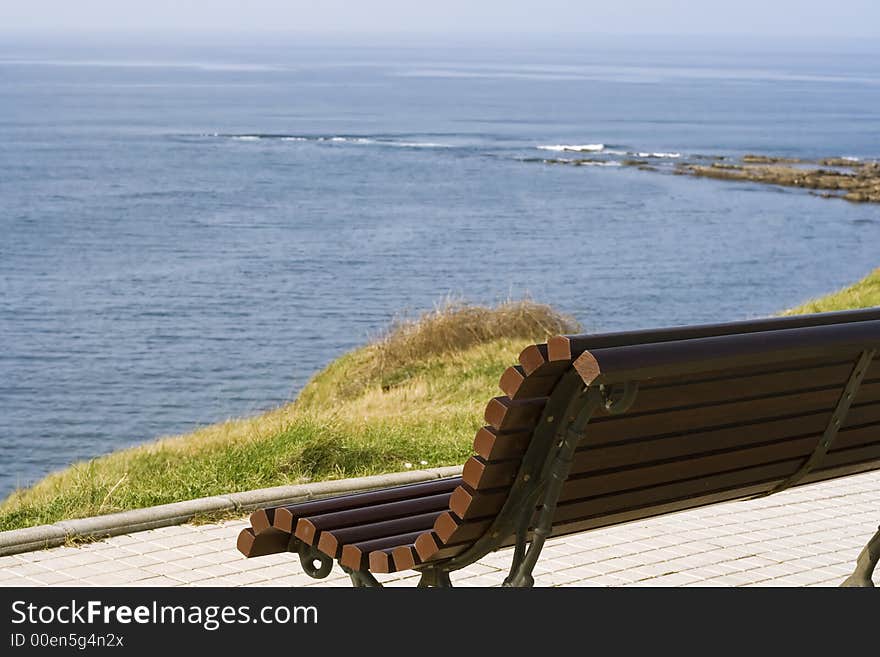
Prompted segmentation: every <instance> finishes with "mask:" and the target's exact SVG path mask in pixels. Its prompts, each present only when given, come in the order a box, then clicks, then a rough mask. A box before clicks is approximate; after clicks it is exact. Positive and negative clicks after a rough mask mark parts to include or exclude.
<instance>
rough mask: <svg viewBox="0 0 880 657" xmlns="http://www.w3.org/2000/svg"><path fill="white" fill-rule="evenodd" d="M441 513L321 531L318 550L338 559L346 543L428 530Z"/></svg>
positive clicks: (432, 512) (433, 512)
mask: <svg viewBox="0 0 880 657" xmlns="http://www.w3.org/2000/svg"><path fill="white" fill-rule="evenodd" d="M441 513H443V512H441V511H431V512H429V513H420V514H418V515H414V516H407V517H406V518H397V519H396V520H385V521H382V522H374V523H370V524H366V525H357V526H354V527H344V528H342V529H334V530H329V531H322V532H321V533H320V534H319V538H318V549H319V550H320V551H321V552H323V553H324V554H328V555H330V556H331V557H334V558H339V556H340V555H341V554H342V547H343V546H344V545H346V544H348V543H358V542H363V541H372V540H375V539H380V538H384V537H386V536H395V535H398V534H405V533H407V532H414V531H425V530H427V529H430V528H431V527H432V526H433V524H434V521H435V520H436V519H437V516H439V515H440V514H441Z"/></svg>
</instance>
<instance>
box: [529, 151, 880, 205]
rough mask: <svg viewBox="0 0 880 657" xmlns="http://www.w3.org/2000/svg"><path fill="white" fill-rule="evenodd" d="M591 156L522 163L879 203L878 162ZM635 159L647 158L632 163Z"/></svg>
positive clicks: (749, 156)
mask: <svg viewBox="0 0 880 657" xmlns="http://www.w3.org/2000/svg"><path fill="white" fill-rule="evenodd" d="M597 155H599V156H598V157H597V156H592V157H588V158H549V159H547V158H528V159H526V161H532V162H542V163H544V164H561V165H568V166H618V167H620V166H624V167H633V168H637V169H640V170H642V171H653V172H657V173H673V174H677V175H685V176H694V177H697V178H714V179H716V180H733V181H738V182H752V183H762V184H765V185H780V186H783V187H799V188H803V189H808V190H810V191H811V193H813V194H815V195H817V196H822V197H824V198H842V199H845V200H847V201H852V202H854V203H880V161H876V160H858V159H855V158H848V157H837V156H835V157H823V158H819V159H815V160H808V159H802V158H794V157H782V156H774V155H761V154H754V153H750V154H747V155H743V156H741V157H739V158H738V159H734V158H731V157H726V156H723V155H691V156H681V155H680V154H678V153H675V154H672V155H668V156H666V157H669V158H671V157H673V156H674V158H680V159H676V161H674V162H673V161H670V160H669V159H662V158H660V157H657V156H654V157H651V154H646V153H638V154H636V153H627V154H626V156H625V157H623V158H607V157H602V155H604V154H602V153H599V154H597ZM634 155H635V156H636V157H633V156H634ZM640 155H648V156H649V157H638V156H640ZM660 155H662V154H660Z"/></svg>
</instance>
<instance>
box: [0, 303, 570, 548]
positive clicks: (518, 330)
mask: <svg viewBox="0 0 880 657" xmlns="http://www.w3.org/2000/svg"><path fill="white" fill-rule="evenodd" d="M577 330H578V326H577V324H576V322H574V320H572V319H571V318H568V317H565V316H563V315H561V314H559V313H557V312H556V311H554V310H553V309H552V308H549V307H548V306H543V305H539V304H535V303H532V302H510V303H505V304H502V305H500V306H498V307H495V308H484V307H476V306H467V305H461V304H458V305H447V306H444V307H443V308H440V309H438V310H437V311H435V312H432V313H429V314H427V315H425V316H423V317H421V318H420V319H418V320H416V321H404V322H399V323H397V324H396V325H395V326H393V327H392V329H391V330H389V332H388V334H387V335H386V336H385V337H383V338H382V339H380V340H378V341H377V342H375V343H374V344H371V345H368V346H366V347H362V348H360V349H357V350H355V351H352V352H350V353H348V354H346V355H344V356H342V357H341V358H339V359H338V360H336V361H334V362H333V363H331V364H330V365H329V366H328V367H327V368H326V369H325V370H323V371H322V372H320V373H319V374H318V375H316V376H315V377H314V378H313V379H312V380H311V381H310V382H309V383H308V385H306V387H305V388H304V389H303V391H302V393H301V394H300V395H299V398H298V399H297V401H296V402H294V403H291V404H288V405H286V406H283V407H281V408H278V409H276V410H273V411H270V412H268V413H265V414H263V415H259V416H256V417H250V418H244V419H235V420H229V421H227V422H222V423H219V424H215V425H211V426H207V427H205V428H203V429H200V430H198V431H195V432H193V433H191V434H188V435H184V436H177V437H173V438H164V439H161V440H158V441H156V442H152V443H147V444H145V445H142V446H139V447H134V448H131V449H126V450H122V451H119V452H114V453H112V454H108V455H107V456H103V457H100V458H96V459H92V460H90V461H84V462H81V463H77V464H75V465H72V466H71V467H69V468H67V469H65V470H62V471H60V472H57V473H54V474H51V475H49V476H48V477H46V478H45V479H43V480H42V481H40V482H38V483H37V484H36V485H35V486H33V487H31V488H27V489H23V490H20V491H17V492H15V493H13V494H12V495H11V496H10V497H9V498H8V499H6V500H5V501H4V502H2V504H0V531H2V530H7V529H15V528H19V527H27V526H32V525H39V524H45V523H51V522H55V521H57V520H61V519H66V518H77V517H86V516H92V515H99V514H102V513H112V512H115V511H120V510H124V509H132V508H140V507H145V506H152V505H155V504H164V503H167V502H176V501H180V500H186V499H192V498H196V497H204V496H208V495H217V494H220V493H229V492H235V491H245V490H252V489H254V488H263V487H267V486H278V485H282V484H291V483H302V482H307V481H315V480H322V479H334V478H343V477H354V476H362V475H368V474H377V473H382V472H397V471H401V470H405V469H406V468H407V467H413V468H420V467H421V468H427V467H437V466H442V465H456V464H461V463H463V462H464V460H465V458H466V457H467V456H468V455H469V454H470V452H471V446H472V442H473V437H474V432H475V431H476V430H477V429H478V428H479V426H480V424H481V416H482V412H483V409H484V407H485V405H486V402H487V401H488V400H489V399H490V398H491V397H493V396H496V395H498V394H499V391H498V387H497V386H498V378H499V377H500V375H501V373H502V372H503V371H504V370H505V369H506V368H507V367H508V366H510V365H512V364H514V363H516V358H517V356H518V355H519V352H520V351H521V350H522V348H523V347H524V346H525V345H527V344H529V343H531V342H535V341H542V340H544V339H546V338H547V336H550V335H557V334H560V333H572V332H576V331H577Z"/></svg>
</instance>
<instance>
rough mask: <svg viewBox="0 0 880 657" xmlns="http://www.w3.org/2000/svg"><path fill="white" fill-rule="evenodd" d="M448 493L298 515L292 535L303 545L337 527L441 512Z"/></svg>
mask: <svg viewBox="0 0 880 657" xmlns="http://www.w3.org/2000/svg"><path fill="white" fill-rule="evenodd" d="M450 495H451V493H437V494H436V495H427V496H425V497H416V498H412V499H406V500H398V501H396V502H386V503H385V504H375V505H372V506H367V507H359V508H356V509H346V510H344V511H336V512H334V513H325V514H322V515H317V516H309V517H307V518H300V519H299V520H298V521H297V523H296V532H295V534H296V537H297V538H298V539H300V540H301V541H303V542H304V543H306V544H307V545H314V543H315V541H316V540H317V536H318V534H319V533H320V532H322V531H327V530H335V529H341V528H343V527H351V526H353V525H366V524H370V523H376V522H381V521H384V520H394V519H395V518H404V517H407V516H413V515H419V514H421V513H427V512H429V511H441V510H444V509H447V508H448V507H449V496H450Z"/></svg>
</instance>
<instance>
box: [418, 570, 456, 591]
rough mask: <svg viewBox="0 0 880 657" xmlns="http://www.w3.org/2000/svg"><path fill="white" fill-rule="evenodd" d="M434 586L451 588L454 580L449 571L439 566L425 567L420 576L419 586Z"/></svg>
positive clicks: (422, 587)
mask: <svg viewBox="0 0 880 657" xmlns="http://www.w3.org/2000/svg"><path fill="white" fill-rule="evenodd" d="M428 587H434V588H438V589H451V588H452V580H451V579H449V571H448V570H441V569H439V568H425V569H424V570H423V571H422V576H421V577H420V578H419V588H420V589H424V588H428Z"/></svg>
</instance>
